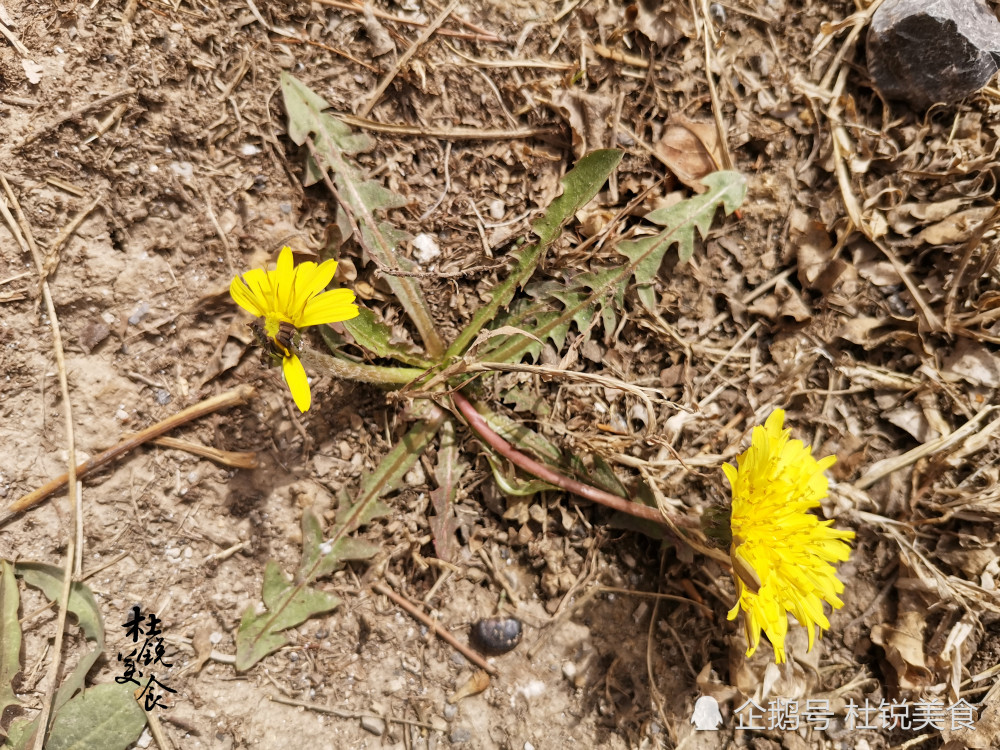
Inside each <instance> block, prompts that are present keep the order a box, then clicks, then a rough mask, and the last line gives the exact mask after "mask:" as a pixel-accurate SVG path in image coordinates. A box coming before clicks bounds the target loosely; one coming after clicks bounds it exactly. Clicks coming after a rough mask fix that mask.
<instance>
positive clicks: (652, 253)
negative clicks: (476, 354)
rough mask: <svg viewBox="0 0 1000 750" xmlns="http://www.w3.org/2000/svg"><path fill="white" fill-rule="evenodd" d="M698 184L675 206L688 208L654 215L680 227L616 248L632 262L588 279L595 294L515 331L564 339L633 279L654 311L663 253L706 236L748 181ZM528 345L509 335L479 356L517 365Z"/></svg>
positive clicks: (726, 176) (734, 177) (733, 176)
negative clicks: (585, 313) (701, 187)
mask: <svg viewBox="0 0 1000 750" xmlns="http://www.w3.org/2000/svg"><path fill="white" fill-rule="evenodd" d="M702 182H703V183H705V185H707V186H708V187H709V190H708V192H706V193H703V194H701V195H696V196H693V197H691V198H689V199H688V200H687V201H684V202H683V203H681V204H678V205H679V206H687V208H683V209H682V208H678V206H673V207H671V208H670V209H667V210H666V211H665V212H663V213H657V212H653V213H654V214H655V216H654V218H655V219H656V220H657V221H667V220H670V221H676V222H680V223H678V224H672V225H670V226H668V227H667V228H666V229H665V230H664V231H663V232H661V233H660V234H659V235H657V236H655V237H647V238H644V239H642V240H635V241H630V242H622V243H619V245H618V248H617V249H618V251H619V252H621V253H622V254H623V255H626V256H627V257H628V258H629V261H630V262H629V263H628V264H626V265H625V267H624V268H617V269H603V270H602V271H600V272H599V273H597V274H594V275H593V276H592V277H591V279H593V280H594V281H595V282H596V283H595V284H594V286H593V291H592V292H591V293H590V294H588V295H587V296H586V297H584V298H583V299H580V298H574V301H573V302H572V304H569V305H567V306H566V309H564V310H563V312H562V313H560V314H559V315H557V316H556V317H554V318H546V319H544V320H542V319H541V316H537V318H536V325H534V326H527V325H524V324H523V323H522V324H520V325H518V326H517V327H519V328H522V329H523V330H525V331H527V332H528V333H531V334H533V335H534V336H536V337H537V338H540V339H545V338H553V337H554V336H557V337H562V336H564V335H565V333H564V332H565V330H566V329H567V328H568V326H569V324H570V323H571V322H572V321H573V320H574V319H576V318H577V316H578V315H579V314H580V312H581V311H582V310H586V309H588V308H594V306H595V305H597V304H598V303H599V302H600V301H601V300H602V299H604V298H606V297H609V296H610V297H612V298H614V299H616V300H618V299H621V297H620V295H621V294H622V291H621V289H622V284H623V283H624V282H625V281H627V279H628V278H629V277H631V276H632V275H633V274H634V275H635V276H636V281H637V282H638V283H639V288H638V295H639V299H640V301H641V302H642V303H643V304H644V305H646V306H647V307H649V308H650V309H652V310H655V309H656V305H655V302H656V300H655V297H654V295H653V288H652V281H653V280H654V279H655V278H656V274H657V273H658V272H659V267H660V262H661V261H662V260H663V255H664V254H665V253H666V251H667V250H668V249H669V248H670V247H671V245H673V244H674V243H676V242H686V241H687V239H686V238H688V237H690V240H691V243H692V244H691V248H692V249H693V242H694V229H695V227H697V228H698V229H699V230H701V231H702V232H703V233H706V232H707V231H708V228H709V226H711V221H712V219H713V218H714V216H715V212H716V209H717V208H718V207H719V206H722V207H723V209H724V210H725V211H726V212H727V213H728V212H731V211H734V210H736V208H737V207H738V206H739V204H740V202H741V201H742V200H743V198H744V197H745V195H746V181H745V179H744V178H743V176H742V175H740V174H739V173H738V172H716V173H714V174H711V175H708V176H707V177H705V178H704V179H703V180H702ZM689 204H693V205H689ZM686 247H687V246H686V245H683V244H682V246H681V250H682V252H684V253H686V252H687V250H686V249H685V248H686ZM688 257H690V256H688ZM595 309H596V308H595ZM515 325H516V324H515ZM531 343H532V340H531V339H530V338H528V337H526V336H510V337H508V338H507V339H506V340H501V342H500V343H499V344H497V346H496V347H495V348H493V349H490V350H489V351H488V352H487V353H486V354H484V355H482V356H483V357H485V358H488V359H489V360H493V361H497V362H516V361H520V359H521V358H522V357H524V356H525V355H526V353H528V352H530V351H532V350H533V348H532V346H531V345H530V344H531ZM535 347H537V343H535ZM482 361H486V359H483V360H482Z"/></svg>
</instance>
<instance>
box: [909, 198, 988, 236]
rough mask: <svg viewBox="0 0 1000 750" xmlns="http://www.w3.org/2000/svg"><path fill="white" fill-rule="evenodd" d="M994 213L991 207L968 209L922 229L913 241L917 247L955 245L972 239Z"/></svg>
mask: <svg viewBox="0 0 1000 750" xmlns="http://www.w3.org/2000/svg"><path fill="white" fill-rule="evenodd" d="M992 212H993V209H992V208H990V207H981V208H968V209H966V210H965V211H959V212H958V213H955V214H952V215H951V216H948V217H947V218H945V219H942V220H941V221H939V222H937V223H936V224H931V225H930V226H929V227H926V228H925V229H922V230H921V231H920V232H919V233H918V234H917V236H916V237H914V238H913V239H912V240H911V241H912V242H913V243H914V244H916V245H921V244H923V245H955V244H958V243H959V242H965V241H966V240H968V239H970V238H971V237H972V236H973V234H975V232H976V230H977V229H979V227H980V226H981V225H982V223H983V222H984V221H985V220H986V219H987V217H989V215H990V214H991V213H992Z"/></svg>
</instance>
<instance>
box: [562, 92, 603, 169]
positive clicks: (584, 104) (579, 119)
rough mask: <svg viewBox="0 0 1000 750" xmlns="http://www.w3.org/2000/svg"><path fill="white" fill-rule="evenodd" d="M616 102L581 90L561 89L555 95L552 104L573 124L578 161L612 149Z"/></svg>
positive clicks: (574, 148)
mask: <svg viewBox="0 0 1000 750" xmlns="http://www.w3.org/2000/svg"><path fill="white" fill-rule="evenodd" d="M612 101H613V98H612V97H609V96H600V95H598V94H590V93H587V92H586V91H579V90H577V89H570V90H566V89H560V90H559V91H555V92H554V93H553V94H552V104H553V105H555V107H556V108H557V109H558V110H559V113H560V114H561V115H562V116H563V117H564V118H566V122H568V123H569V128H570V134H571V138H572V142H573V155H574V156H575V157H576V158H577V159H581V158H583V155H584V154H586V153H588V152H590V151H594V150H596V149H599V148H606V147H607V146H610V145H612V144H609V143H608V142H607V141H608V119H609V117H610V116H611V106H612Z"/></svg>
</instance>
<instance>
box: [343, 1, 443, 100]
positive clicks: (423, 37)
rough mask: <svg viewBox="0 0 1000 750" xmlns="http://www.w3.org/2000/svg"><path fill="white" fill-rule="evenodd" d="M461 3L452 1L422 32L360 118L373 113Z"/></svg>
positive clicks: (372, 96)
mask: <svg viewBox="0 0 1000 750" xmlns="http://www.w3.org/2000/svg"><path fill="white" fill-rule="evenodd" d="M459 1H460V0H451V2H450V3H449V4H448V7H447V8H445V9H444V10H443V11H442V12H441V13H440V15H438V17H437V18H435V19H434V20H433V21H432V22H431V23H430V24H429V25H428V26H427V27H426V28H425V29H424V30H423V31H422V32H421V34H420V36H419V37H418V38H417V41H415V42H414V43H413V44H411V45H410V46H409V48H408V49H407V50H406V52H404V53H403V54H402V55H400V56H399V59H398V60H396V64H395V65H394V66H393V68H392V70H390V71H389V72H388V73H386V74H385V76H383V78H382V80H381V81H379V83H378V86H376V87H375V90H374V91H372V93H371V96H369V97H368V101H367V102H365V103H364V104H363V105H362V106H361V108H360V109H359V110H358V115H359V116H360V117H366V116H367V115H368V113H369V112H371V111H372V107H374V106H375V104H376V103H377V102H378V100H379V99H380V98H381V97H382V94H383V93H384V92H385V90H386V89H387V88H388V87H389V84H390V83H392V80H393V79H394V78H395V77H396V75H397V74H398V73H399V71H400V70H401V69H402V68H403V66H404V65H406V63H407V62H409V59H410V58H411V57H413V56H414V55H415V54H416V53H417V50H418V49H420V47H422V46H423V45H424V43H425V42H426V41H427V40H428V39H430V38H431V37H432V36H433V35H434V32H435V31H437V30H438V28H440V26H441V24H443V23H444V22H445V21H446V20H447V19H448V16H450V15H451V12H452V11H453V10H455V8H457V7H458V3H459Z"/></svg>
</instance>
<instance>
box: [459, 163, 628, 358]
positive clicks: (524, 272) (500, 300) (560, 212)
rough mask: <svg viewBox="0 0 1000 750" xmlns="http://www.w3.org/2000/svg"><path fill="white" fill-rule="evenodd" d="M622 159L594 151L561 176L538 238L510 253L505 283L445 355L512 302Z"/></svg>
mask: <svg viewBox="0 0 1000 750" xmlns="http://www.w3.org/2000/svg"><path fill="white" fill-rule="evenodd" d="M621 160H622V152H621V151H617V150H615V149H603V150H600V151H592V152H591V153H589V154H587V155H586V156H584V157H583V158H582V159H580V160H579V161H578V162H577V163H576V166H575V167H573V169H571V170H570V171H569V172H567V173H566V176H565V177H563V178H562V185H563V192H562V195H560V196H559V197H558V198H556V199H555V200H554V201H552V203H551V204H549V207H548V208H547V209H546V210H545V214H544V215H543V216H542V217H541V218H540V219H538V220H537V221H536V222H535V223H534V224H533V225H532V227H531V228H532V230H533V231H534V232H535V234H537V235H538V241H537V242H535V243H534V244H532V245H528V246H527V247H523V248H521V249H519V250H515V251H514V252H513V253H511V255H512V257H513V258H514V260H515V265H514V267H513V268H512V269H511V272H510V274H509V275H508V276H507V278H506V279H504V280H503V282H502V283H500V284H499V285H497V287H496V288H495V289H493V291H492V292H491V297H490V301H489V302H487V303H486V304H485V305H484V306H483V307H481V308H479V309H478V310H477V311H476V314H475V315H474V316H473V317H472V320H471V321H470V322H469V325H467V326H466V327H465V328H464V329H462V332H461V333H459V335H458V338H456V339H455V341H454V343H453V344H452V345H451V346H449V347H448V351H447V352H445V358H446V359H447V358H451V357H457V356H459V355H460V354H462V352H464V351H465V350H466V348H468V346H469V344H471V343H472V341H473V339H475V338H476V336H478V335H479V332H480V331H481V330H483V329H484V328H487V327H489V325H490V323H491V321H493V319H494V318H496V316H497V314H498V313H499V312H500V310H501V308H503V307H505V306H507V305H508V304H510V301H511V300H512V299H513V298H514V292H516V291H517V289H518V287H521V286H523V285H524V284H525V283H527V281H528V279H530V278H531V276H532V274H533V273H534V272H535V268H536V267H537V266H538V263H539V261H540V260H541V259H542V256H543V255H544V254H545V251H546V250H547V249H548V247H549V245H551V244H552V243H553V242H554V241H555V240H556V239H557V238H558V237H559V234H560V232H561V231H562V228H563V227H564V226H565V225H566V223H567V222H568V221H569V220H570V219H571V218H572V217H573V215H574V214H575V213H576V212H577V211H579V210H580V209H581V208H583V207H584V206H585V205H587V204H588V203H590V201H591V200H592V199H593V197H594V196H595V195H597V191H598V190H600V189H601V186H602V185H604V183H605V182H607V179H608V177H610V176H611V173H612V172H614V171H615V167H617V166H618V163H619V162H620V161H621Z"/></svg>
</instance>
